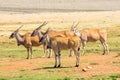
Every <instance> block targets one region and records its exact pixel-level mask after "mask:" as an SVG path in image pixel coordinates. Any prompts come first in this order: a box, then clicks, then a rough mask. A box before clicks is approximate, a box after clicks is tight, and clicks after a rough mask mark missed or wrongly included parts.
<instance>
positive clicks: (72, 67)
mask: <svg viewBox="0 0 120 80" xmlns="http://www.w3.org/2000/svg"><path fill="white" fill-rule="evenodd" d="M62 68H63V69H64V68H73V67H57V68H54V67H42V68H35V69H33V70H41V69H62Z"/></svg>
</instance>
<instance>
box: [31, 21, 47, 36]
mask: <svg viewBox="0 0 120 80" xmlns="http://www.w3.org/2000/svg"><path fill="white" fill-rule="evenodd" d="M46 24H47V22H43V24H41V25H40V26H39V27H37V28H36V29H35V30H34V31H33V32H32V34H31V36H35V35H39V36H40V37H41V36H42V32H41V31H39V30H40V29H41V28H42V27H43V26H45V25H46Z"/></svg>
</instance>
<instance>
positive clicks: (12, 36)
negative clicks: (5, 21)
mask: <svg viewBox="0 0 120 80" xmlns="http://www.w3.org/2000/svg"><path fill="white" fill-rule="evenodd" d="M22 27H23V25H21V26H20V27H19V28H18V29H17V30H15V31H14V32H13V33H11V35H10V37H9V39H12V38H15V36H16V34H17V33H18V31H19V30H20V28H22Z"/></svg>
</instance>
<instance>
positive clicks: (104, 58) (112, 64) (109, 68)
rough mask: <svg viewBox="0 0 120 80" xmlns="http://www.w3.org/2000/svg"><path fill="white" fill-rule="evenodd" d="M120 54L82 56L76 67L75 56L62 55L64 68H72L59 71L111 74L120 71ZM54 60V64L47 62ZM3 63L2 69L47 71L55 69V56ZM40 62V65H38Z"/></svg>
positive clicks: (62, 73)
mask: <svg viewBox="0 0 120 80" xmlns="http://www.w3.org/2000/svg"><path fill="white" fill-rule="evenodd" d="M117 59H120V56H118V54H116V53H112V54H109V55H100V54H89V55H85V56H81V57H80V66H79V67H78V68H75V67H74V65H75V56H73V57H70V58H69V57H62V68H72V69H73V70H71V71H69V72H65V71H63V72H59V73H58V74H61V75H67V74H82V75H83V76H84V77H87V78H88V77H94V76H95V75H97V74H109V73H120V65H119V64H120V61H116V60H117ZM70 60H72V61H70ZM49 62H53V64H52V66H51V65H47V66H45V63H49ZM0 63H1V64H4V65H2V66H1V67H0V71H8V70H9V71H14V70H16V69H20V70H29V71H42V72H46V71H48V70H50V69H53V66H54V58H50V59H48V58H36V59H31V60H20V61H4V60H0ZM37 64H38V65H37ZM87 66H90V67H91V69H88V70H87V71H86V72H84V71H82V69H83V68H85V67H87Z"/></svg>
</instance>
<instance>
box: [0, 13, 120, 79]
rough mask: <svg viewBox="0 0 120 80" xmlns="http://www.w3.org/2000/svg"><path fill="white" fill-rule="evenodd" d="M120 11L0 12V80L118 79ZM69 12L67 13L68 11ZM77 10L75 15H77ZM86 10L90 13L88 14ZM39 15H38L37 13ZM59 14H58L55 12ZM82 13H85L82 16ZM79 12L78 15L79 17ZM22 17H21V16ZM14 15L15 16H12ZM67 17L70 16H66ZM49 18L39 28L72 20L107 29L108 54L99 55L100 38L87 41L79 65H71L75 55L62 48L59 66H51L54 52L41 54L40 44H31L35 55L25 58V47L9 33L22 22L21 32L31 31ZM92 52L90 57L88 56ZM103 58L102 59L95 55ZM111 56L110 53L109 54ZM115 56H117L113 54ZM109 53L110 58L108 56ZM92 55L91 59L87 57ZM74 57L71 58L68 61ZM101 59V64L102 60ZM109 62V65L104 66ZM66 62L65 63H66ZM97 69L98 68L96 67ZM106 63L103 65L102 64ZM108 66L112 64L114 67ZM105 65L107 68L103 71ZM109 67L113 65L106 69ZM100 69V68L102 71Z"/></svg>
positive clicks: (63, 26)
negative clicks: (85, 68) (94, 40)
mask: <svg viewBox="0 0 120 80" xmlns="http://www.w3.org/2000/svg"><path fill="white" fill-rule="evenodd" d="M119 13H120V12H83V13H82V12H80V13H51V15H50V13H40V14H8V13H6V14H1V15H0V16H1V21H0V23H1V25H0V33H1V34H0V80H117V79H118V80H119V79H120V71H118V70H120V69H119V67H120V47H119V45H120V41H119V40H120V23H119V17H120V16H119ZM68 14H69V15H68ZM76 14H77V15H76ZM87 14H89V15H87ZM40 15H41V16H40ZM58 15H59V16H58ZM85 15H87V16H86V17H85ZM78 16H80V17H78ZM21 17H22V18H21ZM13 18H14V19H13ZM69 18H70V19H69ZM43 21H48V24H47V25H46V26H45V27H44V28H42V31H45V30H46V29H47V28H48V27H51V28H52V29H54V30H66V29H70V27H71V25H72V23H73V22H74V21H75V22H78V21H79V22H80V24H79V26H78V28H79V29H85V28H103V29H106V30H107V32H108V45H109V49H110V55H108V57H107V55H106V56H102V50H103V47H102V45H101V43H100V42H96V43H88V44H87V45H86V54H85V56H81V61H80V64H81V66H80V68H75V67H73V66H74V64H75V56H73V57H72V58H69V57H68V55H69V54H68V52H69V51H68V50H67V51H63V52H62V57H63V58H62V64H63V67H62V68H53V65H54V56H53V57H52V58H50V59H48V58H43V57H42V56H43V55H44V54H43V48H42V46H40V47H34V48H33V57H34V59H31V60H26V59H25V58H26V56H27V53H26V49H25V48H24V47H23V46H19V47H18V46H17V44H16V40H15V39H12V40H10V39H9V38H8V37H9V35H10V34H11V32H13V31H14V30H15V29H16V28H18V27H19V26H20V25H22V24H24V26H25V27H23V28H22V29H21V30H20V33H21V34H24V33H26V32H32V30H34V28H35V27H37V26H39V25H40V24H41V22H43ZM92 56H93V60H91V59H92V58H91V57H92ZM96 56H97V57H98V59H100V61H101V60H102V59H103V60H104V59H105V58H108V59H110V60H109V61H108V60H107V59H106V61H105V63H104V61H101V63H100V61H99V60H98V62H96V61H95V60H97V59H95V60H94V58H97V57H96ZM111 56H112V57H111ZM115 56H117V57H115ZM109 57H110V58H109ZM89 58H91V59H89ZM71 59H73V60H72V61H70V60H71ZM103 63H104V64H103ZM107 64H108V67H106V66H107ZM88 65H90V66H92V67H93V71H92V70H90V71H88V72H82V71H81V70H82V68H83V67H85V66H88ZM66 66H67V67H66ZM97 67H98V68H99V69H98V68H97ZM104 67H105V68H104ZM111 67H113V68H114V67H115V69H116V70H114V69H113V68H111ZM106 69H108V70H107V72H106V71H105V70H106ZM109 69H113V70H112V71H109ZM101 71H102V72H101Z"/></svg>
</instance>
